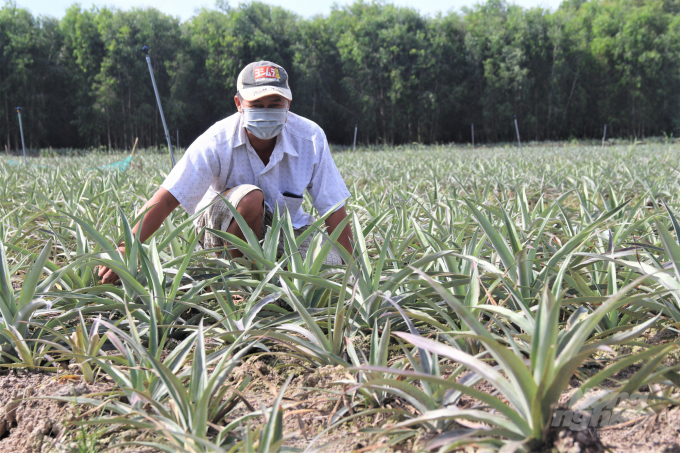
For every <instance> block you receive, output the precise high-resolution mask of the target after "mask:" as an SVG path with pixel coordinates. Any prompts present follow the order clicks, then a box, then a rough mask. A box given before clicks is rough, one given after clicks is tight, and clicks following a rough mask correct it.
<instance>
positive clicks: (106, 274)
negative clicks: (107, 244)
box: [98, 245, 125, 285]
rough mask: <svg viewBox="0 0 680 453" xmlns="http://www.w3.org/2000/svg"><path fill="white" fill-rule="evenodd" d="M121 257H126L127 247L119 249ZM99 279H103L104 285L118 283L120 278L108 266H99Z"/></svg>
mask: <svg viewBox="0 0 680 453" xmlns="http://www.w3.org/2000/svg"><path fill="white" fill-rule="evenodd" d="M118 250H120V253H121V255H125V246H123V245H121V246H120V247H118ZM98 274H99V278H101V279H102V285H106V284H107V283H116V282H117V281H118V280H120V278H119V277H118V275H117V274H116V273H115V272H113V271H112V270H111V269H109V268H108V267H106V266H99V273H98Z"/></svg>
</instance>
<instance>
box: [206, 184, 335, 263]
mask: <svg viewBox="0 0 680 453" xmlns="http://www.w3.org/2000/svg"><path fill="white" fill-rule="evenodd" d="M254 190H260V191H261V190H262V189H260V188H259V187H257V186H253V185H251V184H242V185H240V186H236V187H233V188H231V189H229V190H227V191H226V192H224V193H222V194H221V196H222V197H224V198H225V199H226V200H227V201H228V202H229V203H231V204H232V206H234V207H236V208H238V205H239V203H240V202H241V200H243V198H244V197H245V196H246V195H248V194H249V193H250V192H252V191H254ZM219 199H220V196H219V195H218V196H216V197H215V198H214V199H213V201H215V200H219ZM233 219H234V215H233V214H232V213H231V211H230V210H229V208H227V205H226V204H225V203H223V202H221V201H217V202H215V203H214V204H212V205H211V206H210V207H208V209H206V210H205V211H203V213H202V214H201V215H200V216H199V218H198V221H197V222H196V232H197V233H198V232H200V230H201V229H202V228H203V227H205V228H212V229H213V230H221V231H227V228H229V225H230V224H231V221H232V220H233ZM272 219H273V213H272V212H271V211H269V209H267V207H266V206H265V212H264V216H263V218H262V237H261V238H260V239H264V235H265V233H266V232H267V227H271V225H272ZM307 228H309V226H304V227H302V228H297V229H294V230H293V232H294V233H295V237H298V236H300V235H301V234H302V233H303V232H305V231H306V230H307ZM312 236H314V234H311V235H309V236H308V237H307V239H305V240H304V242H303V243H302V244H301V245H300V247H299V248H298V251H299V252H300V255H301V256H302V259H303V260H304V259H305V257H306V256H307V250H309V246H310V244H311V242H312ZM322 242H323V243H325V242H326V239H325V238H324V239H323V240H322ZM199 243H200V244H201V246H202V247H203V248H204V249H209V248H215V247H224V246H225V242H224V239H222V238H219V237H217V236H215V235H213V234H211V233H210V232H207V231H206V232H205V233H204V234H203V237H202V238H201V239H199ZM283 244H284V235H283V232H282V233H281V235H280V237H279V246H278V250H277V257H278V258H281V256H283V254H284V253H285V249H284V246H283ZM323 263H324V264H328V265H333V266H336V265H337V266H339V265H342V258H340V254H339V253H338V252H337V250H335V248H332V249H331V251H330V253H329V254H328V256H326V259H324V262H323Z"/></svg>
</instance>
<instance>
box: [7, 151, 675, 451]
mask: <svg viewBox="0 0 680 453" xmlns="http://www.w3.org/2000/svg"><path fill="white" fill-rule="evenodd" d="M130 157H131V156H130V155H129V154H125V153H124V152H120V153H105V152H91V153H77V152H74V151H70V152H69V151H68V150H61V151H59V152H52V151H50V152H44V153H42V154H41V157H36V158H30V159H29V161H28V164H24V163H23V162H19V161H18V160H17V159H16V158H10V157H9V156H7V157H5V156H2V157H0V315H1V320H0V348H1V349H0V354H1V358H0V362H1V363H0V448H3V449H4V450H5V451H8V452H35V453H38V452H40V453H43V452H60V453H61V452H82V453H85V452H99V451H116V452H123V451H129V452H161V451H165V452H191V453H193V452H196V453H198V452H256V451H257V452H262V453H265V452H266V453H275V452H283V451H300V452H302V451H305V452H312V451H329V452H331V451H336V452H338V451H356V452H388V451H400V452H416V451H436V452H448V451H501V452H514V451H517V452H532V451H554V452H604V451H630V450H633V449H635V450H636V451H637V452H640V453H641V452H667V453H668V452H677V451H680V429H679V428H678V427H679V426H680V351H679V342H678V333H679V332H680V330H679V329H680V242H679V239H680V237H679V236H678V233H679V232H680V146H678V145H677V144H675V143H674V142H673V141H672V140H665V141H648V142H642V143H640V142H621V143H618V144H612V143H609V144H608V145H607V146H604V147H603V146H600V145H599V144H598V145H597V146H595V145H593V144H589V143H576V142H573V143H535V144H530V145H529V146H526V145H525V147H524V149H523V150H521V151H520V150H519V149H517V148H516V147H514V146H495V147H492V146H490V147H481V148H472V147H469V146H418V145H413V146H404V147H384V148H372V149H366V148H362V149H358V150H357V151H351V150H335V151H334V153H333V157H334V159H335V162H336V163H337V166H338V168H339V170H340V172H341V174H342V176H343V177H344V179H345V181H346V183H347V186H348V188H349V189H350V192H351V193H352V197H351V198H350V199H349V200H348V202H347V206H346V207H347V210H348V212H349V213H350V216H349V217H348V221H349V222H350V225H351V227H352V231H353V234H354V241H355V246H354V253H353V255H349V254H348V253H347V252H345V251H344V249H342V251H341V253H342V252H344V255H343V259H344V261H345V263H347V264H346V265H343V266H327V265H323V264H322V263H323V260H324V257H325V256H326V255H327V254H328V253H329V252H330V251H331V250H332V247H333V244H334V243H335V241H336V238H337V234H333V235H330V236H328V235H327V234H326V232H325V229H324V228H323V227H322V225H323V224H324V223H323V220H324V219H323V218H318V220H317V221H316V223H315V224H314V226H313V227H312V228H310V229H308V230H307V233H306V234H303V235H302V236H300V237H298V238H296V237H295V235H294V234H293V227H292V225H291V222H290V217H289V216H288V214H287V212H283V213H277V215H276V217H275V219H274V222H273V224H272V227H271V228H270V229H268V231H267V233H266V237H265V239H264V240H263V241H258V240H257V239H256V237H255V235H254V234H250V235H248V234H246V238H247V240H245V241H244V240H240V239H238V238H236V237H235V236H228V235H227V234H226V233H220V232H215V234H222V236H223V237H225V238H227V239H229V240H230V241H231V243H232V244H233V245H234V247H235V248H237V249H238V250H240V251H241V252H242V253H243V257H242V258H236V259H233V260H232V259H230V257H229V252H228V250H225V249H207V250H204V249H201V248H200V247H198V246H197V244H198V235H197V232H196V231H195V228H194V226H193V220H194V218H193V217H190V216H188V215H187V214H186V213H185V212H184V211H183V210H181V209H178V210H175V212H174V213H173V214H172V215H171V217H169V218H168V220H166V222H165V225H164V227H162V228H161V229H159V230H158V232H157V233H156V234H155V235H154V236H153V237H152V238H150V239H149V240H148V241H146V242H145V243H143V244H142V243H140V242H139V241H137V240H136V238H135V237H134V235H133V234H132V233H131V229H132V228H131V226H132V225H135V224H136V223H137V222H138V221H139V219H140V218H142V217H143V213H141V212H138V211H139V209H140V207H141V206H142V205H143V204H144V203H145V201H146V200H147V199H149V198H150V197H151V195H153V193H154V192H155V191H156V190H157V188H158V186H159V185H160V184H161V183H162V181H163V179H164V177H165V175H166V174H167V173H168V172H169V170H170V159H169V157H168V156H167V154H166V153H163V152H161V151H158V150H152V149H149V150H142V151H140V152H138V153H137V154H136V155H134V156H132V157H131V158H130ZM178 158H179V156H178ZM125 159H128V160H127V161H125ZM121 161H124V164H120V162H121ZM305 203H306V206H307V210H308V212H312V213H313V211H312V210H311V204H310V203H309V199H306V201H305ZM317 217H319V216H318V215H317ZM236 221H238V222H240V223H241V224H243V222H245V221H244V220H243V218H239V217H238V216H237V217H236ZM341 230H342V228H338V229H336V231H337V232H338V233H339V232H340V231H341ZM310 234H311V235H313V237H314V238H313V240H312V245H311V246H310V249H309V253H308V255H307V256H306V258H305V259H304V260H303V259H302V258H301V257H300V255H299V253H297V249H298V244H300V243H301V242H302V241H303V240H305V239H306V238H307V237H308V235H310ZM280 238H283V241H284V244H285V250H286V253H285V254H284V256H283V257H281V258H277V245H278V243H279V239H280ZM324 238H326V239H327V240H326V241H322V239H324ZM123 241H124V242H125V244H126V245H127V246H126V248H125V251H124V252H123V253H119V252H118V249H117V245H118V244H120V243H121V242H123ZM99 266H106V267H108V268H110V269H112V270H114V271H115V272H116V273H117V274H118V276H119V277H120V283H117V284H115V285H111V284H106V285H103V284H101V282H100V280H99V278H98V277H97V269H98V267H99Z"/></svg>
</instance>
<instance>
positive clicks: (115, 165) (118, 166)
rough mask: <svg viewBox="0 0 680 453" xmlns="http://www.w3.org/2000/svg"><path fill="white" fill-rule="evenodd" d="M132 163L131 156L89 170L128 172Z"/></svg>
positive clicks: (39, 166)
mask: <svg viewBox="0 0 680 453" xmlns="http://www.w3.org/2000/svg"><path fill="white" fill-rule="evenodd" d="M7 162H8V163H9V164H10V165H24V164H22V163H21V162H16V161H14V160H12V159H9V160H8V161H7ZM131 162H132V156H130V157H128V158H126V159H123V160H119V161H116V162H112V163H110V164H106V165H102V166H100V167H92V168H88V170H95V169H97V168H99V169H101V170H116V171H125V170H127V169H128V168H129V167H130V163H131ZM28 165H30V166H31V167H38V168H47V165H36V164H28Z"/></svg>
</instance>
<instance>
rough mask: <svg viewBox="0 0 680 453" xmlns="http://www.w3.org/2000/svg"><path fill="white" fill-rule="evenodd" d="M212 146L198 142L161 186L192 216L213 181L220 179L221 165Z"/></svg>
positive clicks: (188, 150) (202, 141) (204, 142)
mask: <svg viewBox="0 0 680 453" xmlns="http://www.w3.org/2000/svg"><path fill="white" fill-rule="evenodd" d="M211 145H213V144H212V143H206V141H205V140H203V139H201V138H199V139H198V140H196V141H195V142H194V143H193V144H192V145H191V146H190V147H189V149H187V152H186V153H185V154H184V156H183V157H182V159H180V161H179V162H177V165H175V168H173V169H172V171H171V172H170V174H169V175H168V177H167V178H165V181H163V184H162V185H161V187H163V188H164V189H165V190H167V191H168V192H170V193H171V194H172V195H173V196H174V197H175V198H176V199H177V201H179V204H180V205H181V206H182V207H183V208H184V209H185V210H186V211H187V212H188V213H189V214H190V215H192V214H194V213H195V212H196V206H197V205H198V203H199V202H200V201H201V199H202V198H203V196H204V195H205V193H206V192H207V191H208V189H209V188H210V185H211V184H212V182H213V180H215V179H216V178H219V173H220V163H219V162H218V159H217V156H216V153H215V148H214V146H211Z"/></svg>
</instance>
